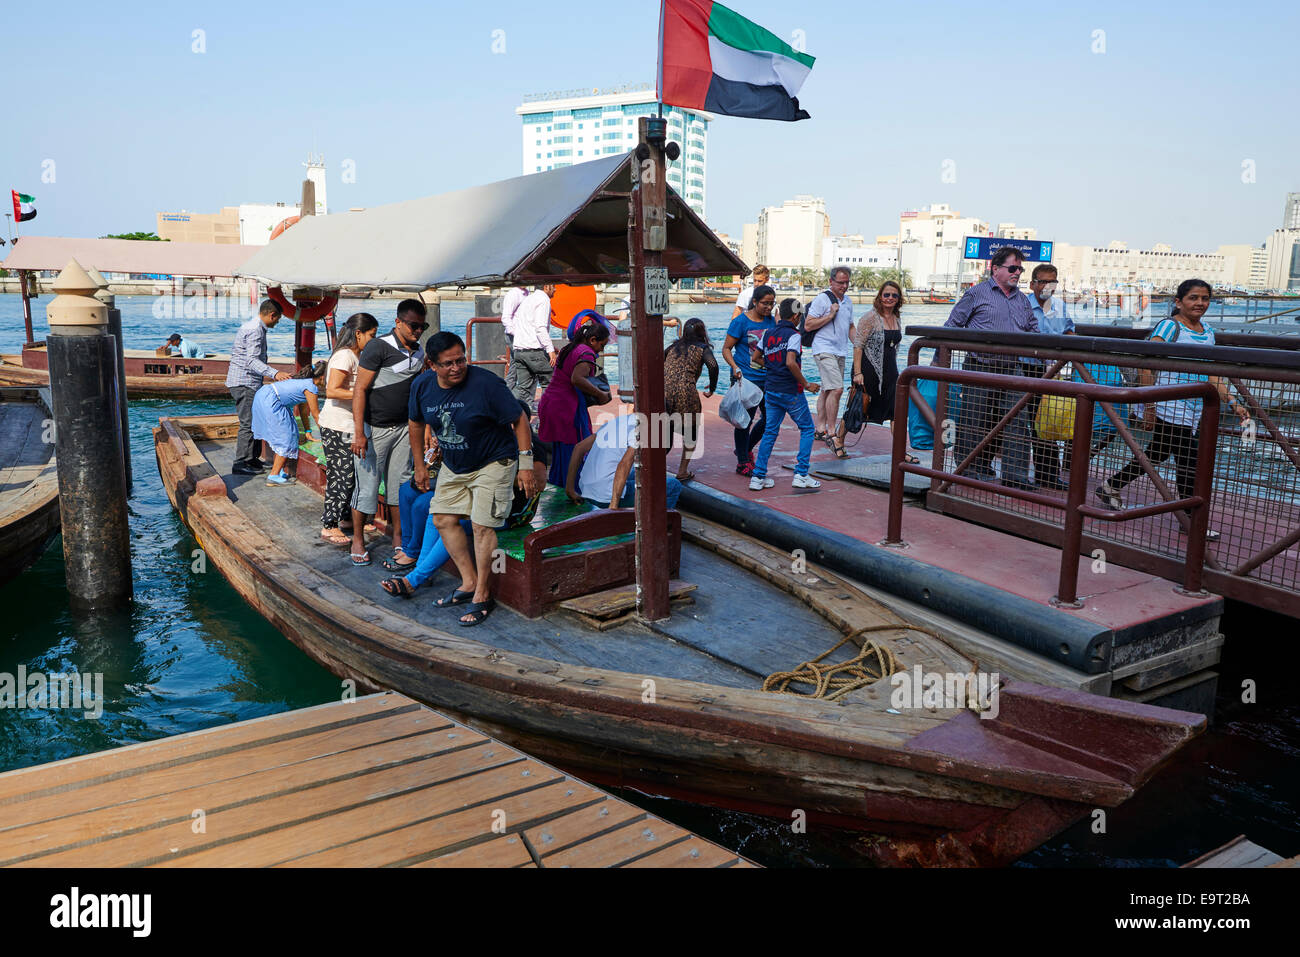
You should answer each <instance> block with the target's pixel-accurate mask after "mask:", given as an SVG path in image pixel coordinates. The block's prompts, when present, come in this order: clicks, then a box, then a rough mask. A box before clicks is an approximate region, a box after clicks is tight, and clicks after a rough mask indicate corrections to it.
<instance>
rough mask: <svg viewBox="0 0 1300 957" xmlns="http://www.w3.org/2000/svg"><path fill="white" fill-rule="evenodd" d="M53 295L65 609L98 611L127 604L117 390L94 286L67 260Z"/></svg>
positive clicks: (51, 340) (122, 440) (127, 545)
mask: <svg viewBox="0 0 1300 957" xmlns="http://www.w3.org/2000/svg"><path fill="white" fill-rule="evenodd" d="M54 289H55V291H56V292H57V293H58V294H59V295H57V296H56V297H55V298H54V299H52V300H51V301H50V304H49V305H48V306H47V307H46V313H47V315H48V317H49V321H50V335H49V337H48V341H47V348H48V350H49V364H50V393H51V409H52V411H53V413H54V428H55V440H54V454H55V457H56V461H57V462H58V474H59V511H60V514H61V520H62V525H63V564H64V570H65V574H66V577H67V587H68V596H69V600H70V604H71V606H72V607H73V608H74V609H75V610H78V611H101V610H107V609H110V608H113V607H116V606H118V605H122V604H124V603H126V602H128V601H129V600H130V598H131V540H130V529H129V526H128V520H127V507H126V498H127V490H126V470H125V464H124V461H123V458H124V451H123V450H124V449H125V446H126V437H125V436H124V435H123V434H122V419H121V406H120V399H119V395H120V390H121V387H122V384H121V383H120V382H119V381H118V377H117V351H116V348H115V345H114V343H113V340H112V337H110V336H109V335H107V333H106V327H107V325H108V310H107V308H106V307H105V306H104V304H103V303H101V302H99V301H98V300H95V299H93V298H91V293H93V292H94V291H95V281H94V280H93V279H91V278H90V277H89V276H88V275H87V274H86V272H85V270H84V269H82V268H81V266H80V265H78V264H77V262H76V261H75V260H74V261H72V262H69V263H68V266H67V267H66V268H65V269H64V270H63V272H62V274H60V276H59V278H58V280H56V282H55V284H54Z"/></svg>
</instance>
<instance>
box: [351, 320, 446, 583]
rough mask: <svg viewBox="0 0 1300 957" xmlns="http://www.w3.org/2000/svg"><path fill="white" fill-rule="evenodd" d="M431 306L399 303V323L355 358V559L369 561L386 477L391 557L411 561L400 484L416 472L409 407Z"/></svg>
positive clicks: (421, 362) (358, 562)
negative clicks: (370, 528) (369, 531)
mask: <svg viewBox="0 0 1300 957" xmlns="http://www.w3.org/2000/svg"><path fill="white" fill-rule="evenodd" d="M427 314H428V313H427V310H426V309H425V308H424V303H422V302H420V300H418V299H403V300H402V301H401V302H400V303H398V304H397V323H396V324H395V325H394V326H393V330H392V332H390V333H388V335H386V336H379V337H376V338H374V339H371V340H370V342H369V343H368V344H367V345H366V347H365V349H363V350H362V352H361V358H360V359H359V360H358V363H357V379H356V385H355V386H354V387H353V390H352V416H353V422H354V425H355V431H354V432H353V435H354V439H353V441H352V455H353V464H354V465H355V467H356V471H357V485H356V490H355V491H354V492H353V493H352V528H353V536H352V562H353V564H356V565H369V564H370V555H369V554H368V553H367V551H366V548H365V544H364V542H365V539H364V537H363V531H362V530H363V529H364V527H365V524H366V522H365V518H364V517H365V516H367V515H374V514H376V513H377V512H378V510H379V482H380V480H381V479H382V480H383V482H384V499H385V504H386V505H387V507H388V523H389V526H390V529H391V531H392V533H393V562H394V563H396V564H397V565H406V564H413V563H414V558H411V559H408V558H407V557H406V556H405V555H404V554H403V553H402V518H401V513H400V512H399V511H398V501H397V498H398V489H400V488H401V487H402V485H403V484H404V483H405V482H406V480H407V479H409V478H410V477H411V475H412V474H413V471H414V469H413V466H412V463H411V443H410V439H409V437H408V435H407V428H406V423H407V417H406V410H407V404H408V400H409V399H410V396H411V382H412V380H413V379H414V378H415V377H416V376H417V375H418V374H419V373H420V372H422V371H423V370H424V352H423V350H421V348H420V336H421V335H423V333H424V330H425V329H428V328H429V323H428V322H427V320H426V316H427Z"/></svg>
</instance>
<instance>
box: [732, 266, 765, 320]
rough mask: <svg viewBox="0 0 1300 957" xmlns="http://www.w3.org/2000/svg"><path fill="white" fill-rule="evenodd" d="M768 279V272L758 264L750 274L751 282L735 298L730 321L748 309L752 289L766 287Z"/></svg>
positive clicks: (751, 298)
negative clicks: (734, 306)
mask: <svg viewBox="0 0 1300 957" xmlns="http://www.w3.org/2000/svg"><path fill="white" fill-rule="evenodd" d="M770 277H771V272H770V270H769V269H768V268H767V267H766V266H764V265H763V264H762V263H759V264H758V265H757V266H755V267H754V271H753V272H752V273H750V279H752V280H753V281H752V282H751V283H750V284H749V285H748V286H746V287H745V288H744V289H742V290H740V295H739V296H737V297H736V308H735V309H733V310H732V312H731V318H732V319H735V318H736V317H737V316H738V315H740V314H741V313H742V312H744V311H745V310H747V309H748V308H749V306H750V303H752V302H753V301H754V287H755V286H766V285H767V280H768V279H769V278H770Z"/></svg>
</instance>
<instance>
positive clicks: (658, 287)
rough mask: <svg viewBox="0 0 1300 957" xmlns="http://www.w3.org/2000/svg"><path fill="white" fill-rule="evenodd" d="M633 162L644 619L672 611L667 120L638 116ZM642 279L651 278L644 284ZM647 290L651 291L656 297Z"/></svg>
mask: <svg viewBox="0 0 1300 957" xmlns="http://www.w3.org/2000/svg"><path fill="white" fill-rule="evenodd" d="M638 129H639V132H640V142H639V143H638V145H637V148H636V152H635V156H636V163H634V164H633V166H632V196H631V199H630V200H629V204H630V210H629V212H630V213H631V227H632V228H631V230H630V232H629V234H628V246H629V250H628V252H629V256H628V259H629V260H630V265H631V267H632V275H631V276H630V277H629V278H630V280H631V283H630V286H631V294H632V336H633V339H634V340H635V343H636V345H635V349H636V387H635V391H634V395H635V397H636V401H635V405H636V413H637V420H638V422H640V423H644V425H645V427H644V428H642V429H641V430H640V431H639V433H638V436H637V443H636V446H637V447H636V465H637V469H636V604H637V611H638V613H639V614H640V615H641V617H642V618H644V619H645V620H647V621H659V620H661V619H664V618H667V617H668V616H669V613H670V611H669V604H668V491H667V482H666V474H665V470H666V468H667V464H666V463H667V458H668V453H667V450H666V449H664V448H663V442H662V441H661V437H662V436H663V435H664V434H665V432H666V430H665V429H663V428H662V425H663V418H664V327H663V314H664V313H665V312H666V311H667V307H666V306H665V305H664V302H663V301H664V300H666V299H667V288H666V287H667V277H666V270H664V269H663V250H664V248H665V247H666V246H667V244H668V217H667V208H666V207H667V189H668V184H667V181H666V179H665V172H666V169H667V165H666V163H665V160H664V153H665V146H666V140H667V134H668V121H667V120H665V119H664V118H663V117H661V116H660V117H653V116H643V117H641V119H640V121H639V124H638ZM647 286H651V288H650V289H649V290H648V289H647ZM647 292H652V293H653V294H654V296H653V300H654V301H650V298H651V297H650V296H648V295H647Z"/></svg>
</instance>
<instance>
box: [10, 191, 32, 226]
mask: <svg viewBox="0 0 1300 957" xmlns="http://www.w3.org/2000/svg"><path fill="white" fill-rule="evenodd" d="M9 192H11V193H13V197H14V219H15V220H16V221H18V222H20V223H25V222H27V220H29V219H35V218H36V197H35V196H28V195H27V194H26V193H20V192H18V190H16V189H11V190H10V191H9Z"/></svg>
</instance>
